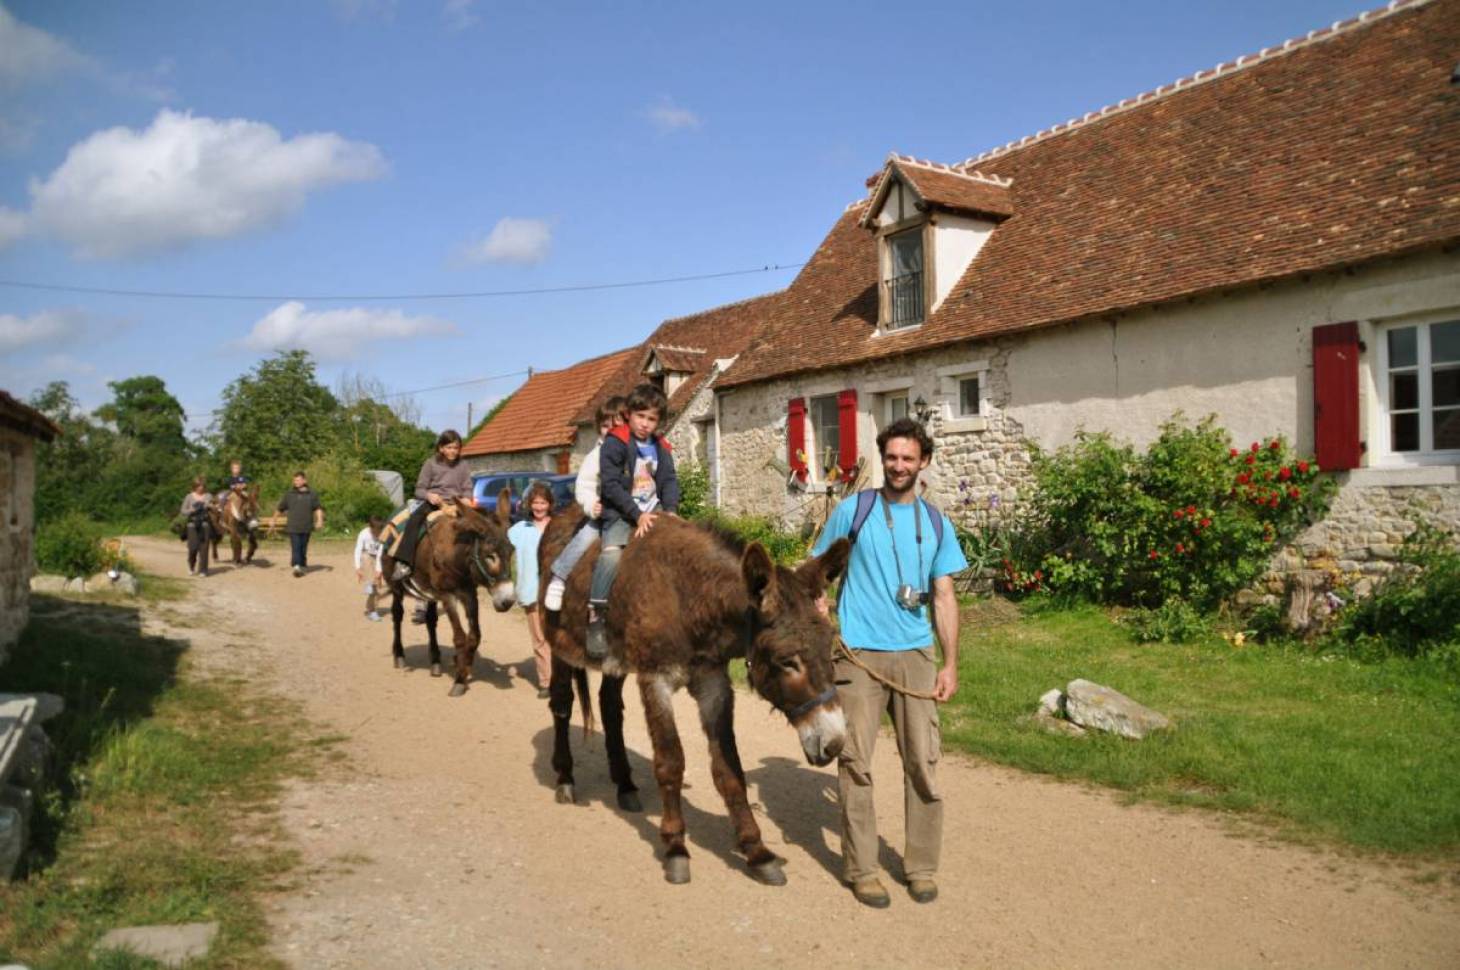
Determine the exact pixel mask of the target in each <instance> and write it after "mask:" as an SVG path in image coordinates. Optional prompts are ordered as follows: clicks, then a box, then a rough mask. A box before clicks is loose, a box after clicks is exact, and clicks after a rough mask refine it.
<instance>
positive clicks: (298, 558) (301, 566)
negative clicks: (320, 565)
mask: <svg viewBox="0 0 1460 970" xmlns="http://www.w3.org/2000/svg"><path fill="white" fill-rule="evenodd" d="M279 511H280V512H283V513H284V515H285V520H284V531H285V532H287V533H288V534H289V564H290V565H291V566H293V567H294V575H295V576H296V577H298V576H303V575H304V570H305V569H306V568H307V567H308V566H309V534H310V533H311V532H313V531H314V530H315V529H318V528H322V527H323V526H324V506H322V505H320V504H319V496H318V495H316V494H315V493H314V489H312V488H310V487H309V479H308V478H306V477H305V475H304V472H302V471H301V472H295V473H294V487H293V488H291V489H289V491H287V492H285V493H284V497H283V498H281V499H279Z"/></svg>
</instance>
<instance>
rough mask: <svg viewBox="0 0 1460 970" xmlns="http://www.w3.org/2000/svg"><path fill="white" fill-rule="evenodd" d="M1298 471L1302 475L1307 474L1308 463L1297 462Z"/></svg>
mask: <svg viewBox="0 0 1460 970" xmlns="http://www.w3.org/2000/svg"><path fill="white" fill-rule="evenodd" d="M1298 471H1300V472H1302V473H1303V474H1304V475H1306V474H1308V463H1307V462H1306V461H1300V462H1298Z"/></svg>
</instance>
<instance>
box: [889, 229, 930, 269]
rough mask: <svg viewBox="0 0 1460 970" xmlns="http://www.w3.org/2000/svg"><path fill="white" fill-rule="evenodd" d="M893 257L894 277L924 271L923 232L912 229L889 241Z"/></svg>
mask: <svg viewBox="0 0 1460 970" xmlns="http://www.w3.org/2000/svg"><path fill="white" fill-rule="evenodd" d="M888 243H889V245H890V246H891V247H892V248H891V255H892V260H891V262H892V276H893V278H894V279H895V278H897V277H899V276H906V275H908V274H909V273H921V272H922V271H923V231H922V230H921V229H910V230H908V231H907V232H900V233H898V234H897V235H895V236H893V237H892V238H891V239H889V240H888Z"/></svg>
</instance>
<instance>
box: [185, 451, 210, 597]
mask: <svg viewBox="0 0 1460 970" xmlns="http://www.w3.org/2000/svg"><path fill="white" fill-rule="evenodd" d="M212 505H213V496H211V495H209V494H208V483H207V482H206V481H205V480H204V479H203V476H202V475H199V476H198V477H197V478H195V479H193V490H192V491H191V492H189V493H188V494H187V495H184V496H183V500H182V512H181V514H182V517H183V530H184V531H183V538H185V539H187V541H188V575H190V576H206V575H208V544H209V543H210V542H211V541H212V539H213V536H212V523H210V522H209V521H208V510H209V509H210V508H211V507H212Z"/></svg>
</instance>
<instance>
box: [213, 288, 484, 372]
mask: <svg viewBox="0 0 1460 970" xmlns="http://www.w3.org/2000/svg"><path fill="white" fill-rule="evenodd" d="M457 332H458V331H457V329H456V325H455V324H453V323H450V322H449V321H446V320H438V319H436V318H435V317H412V316H407V315H406V314H404V313H402V312H401V311H399V310H376V309H369V308H366V307H350V308H347V309H342V310H308V309H306V308H305V306H304V304H303V303H300V302H298V301H297V300H291V301H289V302H288V303H284V304H281V305H280V306H278V307H275V308H274V309H273V310H271V311H270V312H269V314H268V315H267V316H265V317H264V318H263V319H261V320H259V321H258V322H257V323H255V324H254V325H253V329H252V330H251V331H249V334H248V336H247V337H244V338H243V340H242V341H240V343H241V344H242V346H244V347H246V348H248V349H250V350H258V351H265V352H270V351H275V350H307V351H309V352H310V353H312V354H314V355H316V356H318V357H319V358H321V359H322V360H349V359H350V358H353V357H354V356H356V354H357V353H359V351H360V350H361V349H362V348H363V345H364V344H367V343H372V342H374V341H378V340H409V339H411V338H415V337H434V336H447V335H451V334H455V333H457Z"/></svg>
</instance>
